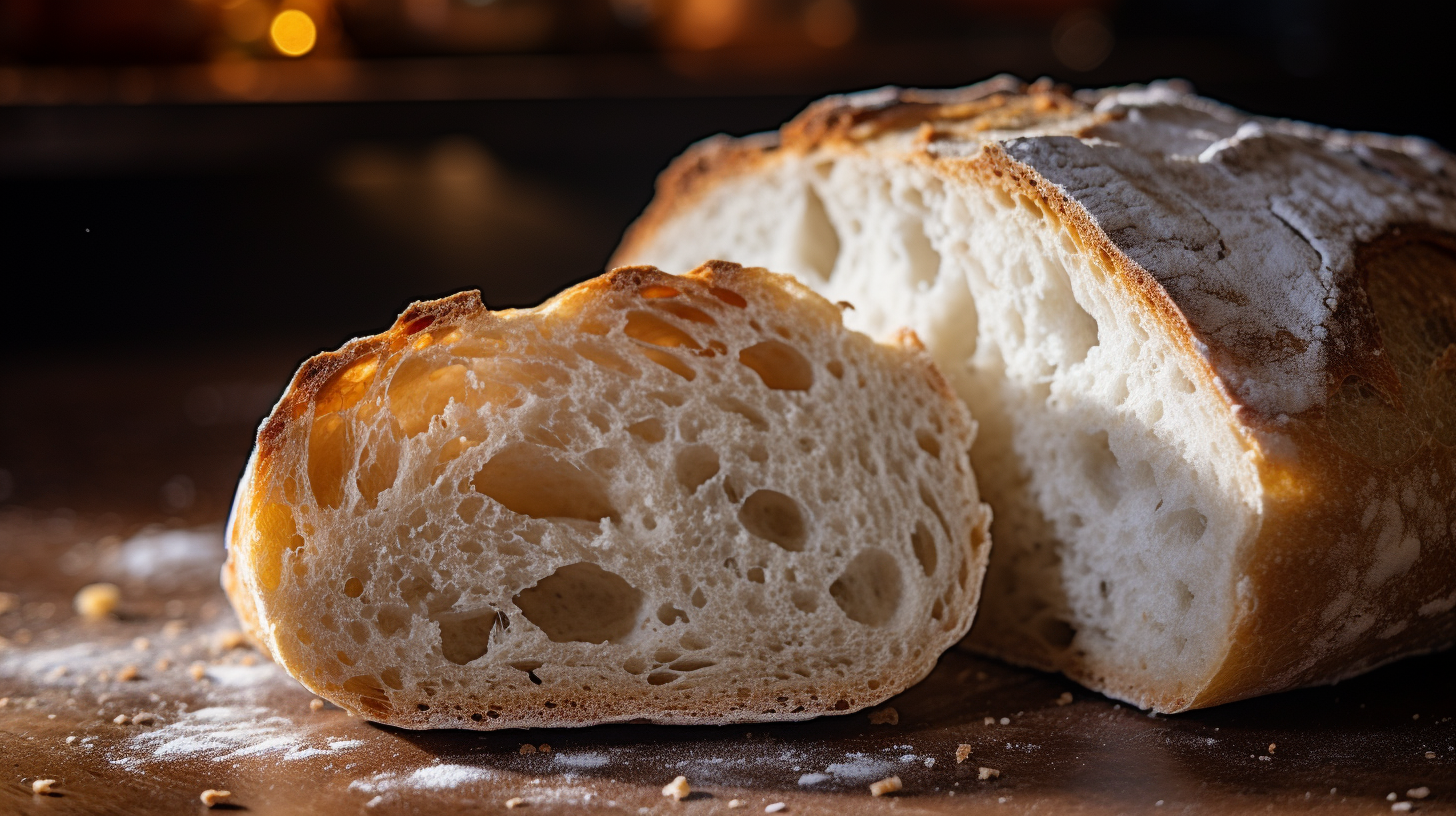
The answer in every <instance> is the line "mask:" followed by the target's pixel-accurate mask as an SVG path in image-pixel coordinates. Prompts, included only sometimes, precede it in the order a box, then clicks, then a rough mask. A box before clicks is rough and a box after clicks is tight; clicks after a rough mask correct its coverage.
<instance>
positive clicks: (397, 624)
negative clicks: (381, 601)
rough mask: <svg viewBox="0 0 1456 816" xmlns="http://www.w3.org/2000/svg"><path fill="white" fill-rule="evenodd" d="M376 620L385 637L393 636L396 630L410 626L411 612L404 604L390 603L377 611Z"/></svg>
mask: <svg viewBox="0 0 1456 816" xmlns="http://www.w3.org/2000/svg"><path fill="white" fill-rule="evenodd" d="M374 620H375V622H376V623H378V624H379V631H380V633H381V634H383V635H384V636H385V637H391V636H393V635H394V634H395V633H396V632H399V631H401V630H403V629H406V628H408V627H409V622H410V612H409V610H408V609H405V608H404V607H402V606H397V605H394V604H390V605H387V606H381V607H380V608H379V611H378V612H377V613H375V615H374Z"/></svg>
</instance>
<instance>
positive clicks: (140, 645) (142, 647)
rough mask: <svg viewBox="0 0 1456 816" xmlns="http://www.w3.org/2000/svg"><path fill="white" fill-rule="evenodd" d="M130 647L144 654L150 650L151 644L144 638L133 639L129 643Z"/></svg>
mask: <svg viewBox="0 0 1456 816" xmlns="http://www.w3.org/2000/svg"><path fill="white" fill-rule="evenodd" d="M131 647H132V648H133V649H136V650H137V651H138V652H145V651H146V650H148V649H150V648H152V642H151V641H150V640H148V639H146V638H144V637H139V638H134V639H133V640H132V642H131Z"/></svg>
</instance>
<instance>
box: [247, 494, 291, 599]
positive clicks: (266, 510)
mask: <svg viewBox="0 0 1456 816" xmlns="http://www.w3.org/2000/svg"><path fill="white" fill-rule="evenodd" d="M253 527H254V529H255V530H257V536H258V542H257V544H255V545H254V546H253V548H252V554H253V572H254V573H255V574H257V576H258V582H259V583H261V584H262V585H263V588H264V589H267V590H274V589H277V588H278V582H279V581H280V580H281V579H282V576H283V553H284V552H285V551H292V552H294V553H297V552H298V551H299V550H301V549H302V548H303V536H301V535H299V534H298V527H297V525H296V524H295V523H294V520H293V511H292V510H290V509H288V507H286V506H285V505H282V504H268V505H264V506H263V507H262V508H261V509H260V510H258V512H257V513H256V514H255V515H254V517H253Z"/></svg>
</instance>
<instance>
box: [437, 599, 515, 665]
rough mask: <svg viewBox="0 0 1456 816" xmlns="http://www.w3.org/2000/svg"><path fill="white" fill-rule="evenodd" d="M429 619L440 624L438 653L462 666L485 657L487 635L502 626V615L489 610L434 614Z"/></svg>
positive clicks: (503, 620)
mask: <svg viewBox="0 0 1456 816" xmlns="http://www.w3.org/2000/svg"><path fill="white" fill-rule="evenodd" d="M431 620H433V621H434V622H435V623H437V624H439V625H440V651H441V652H443V653H444V655H445V659H446V660H448V661H450V662H451V663H455V664H458V665H461V666H463V665H465V664H466V663H469V662H470V661H472V660H476V659H478V658H481V657H484V656H485V653H486V652H487V651H489V650H490V633H491V632H492V631H493V630H495V629H497V628H504V625H505V616H503V615H501V614H500V613H499V612H497V611H496V610H494V609H491V608H490V607H486V608H484V609H477V610H473V611H470V612H456V613H451V614H442V615H436V616H433V617H432V618H431Z"/></svg>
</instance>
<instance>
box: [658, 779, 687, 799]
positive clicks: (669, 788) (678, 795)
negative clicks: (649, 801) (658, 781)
mask: <svg viewBox="0 0 1456 816" xmlns="http://www.w3.org/2000/svg"><path fill="white" fill-rule="evenodd" d="M692 792H693V789H692V788H690V787H688V778H687V777H686V776H679V777H678V778H676V779H674V780H672V781H671V782H669V783H667V784H666V785H664V786H663V788H662V795H663V796H671V797H672V798H673V801H675V802H681V801H682V800H684V799H686V798H687V796H688V794H690V793H692Z"/></svg>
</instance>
